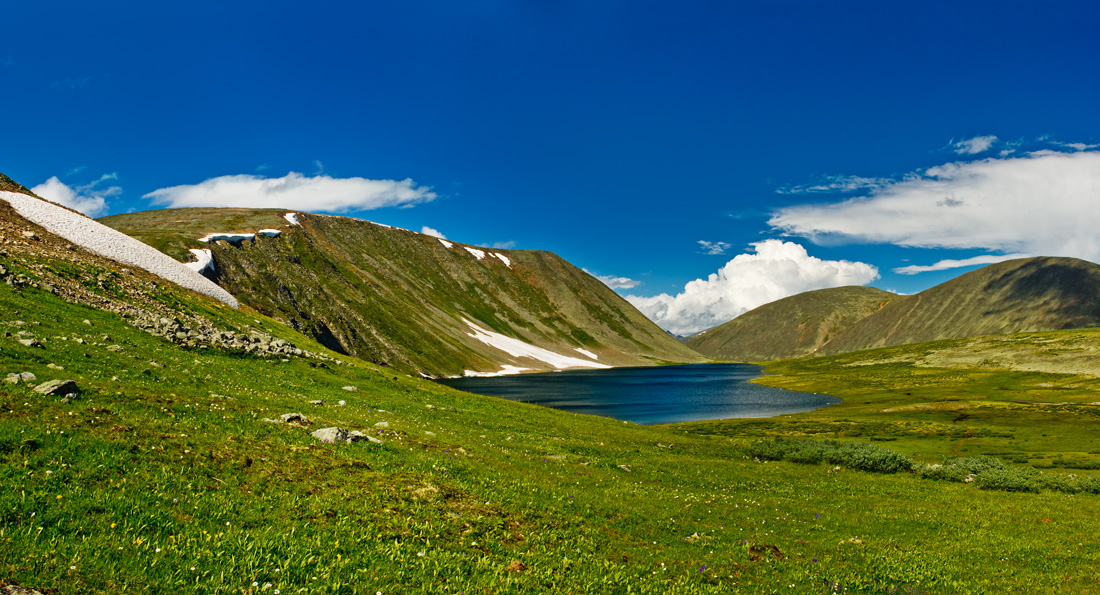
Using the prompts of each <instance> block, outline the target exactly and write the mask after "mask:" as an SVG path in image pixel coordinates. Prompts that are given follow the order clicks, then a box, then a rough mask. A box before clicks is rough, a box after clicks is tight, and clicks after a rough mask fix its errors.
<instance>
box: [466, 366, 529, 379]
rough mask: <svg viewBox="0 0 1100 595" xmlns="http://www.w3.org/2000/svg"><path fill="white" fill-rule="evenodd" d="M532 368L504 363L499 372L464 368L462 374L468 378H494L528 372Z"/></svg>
mask: <svg viewBox="0 0 1100 595" xmlns="http://www.w3.org/2000/svg"><path fill="white" fill-rule="evenodd" d="M530 369H531V368H520V367H518V366H512V365H509V364H504V365H503V366H501V368H500V371H499V372H475V371H473V370H463V371H462V375H463V376H465V377H467V378H475V377H476V378H492V377H493V376H510V375H512V374H519V373H521V372H526V371H528V370H530Z"/></svg>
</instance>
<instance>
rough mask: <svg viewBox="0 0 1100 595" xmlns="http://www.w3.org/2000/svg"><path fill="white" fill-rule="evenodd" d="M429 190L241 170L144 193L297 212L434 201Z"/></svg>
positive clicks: (192, 202)
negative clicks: (265, 175) (278, 175)
mask: <svg viewBox="0 0 1100 595" xmlns="http://www.w3.org/2000/svg"><path fill="white" fill-rule="evenodd" d="M435 197H436V194H435V193H434V192H432V191H431V189H430V188H428V187H425V186H418V185H417V184H416V182H414V181H412V180H410V179H405V180H401V181H397V180H368V179H366V178H333V177H331V176H327V175H323V174H318V175H314V176H305V175H302V174H300V173H297V172H290V173H288V174H287V175H285V176H283V177H281V178H265V177H261V176H256V175H251V174H242V175H235V176H220V177H217V178H210V179H209V180H206V181H204V182H201V183H199V184H188V185H182V186H171V187H169V188H161V189H159V190H154V191H152V192H150V193H148V194H146V195H145V196H144V198H148V199H151V200H152V201H153V203H154V204H157V205H166V206H169V207H250V208H284V209H296V210H301V211H328V212H343V211H362V210H369V209H380V208H383V207H398V206H410V205H414V204H418V203H422V202H429V201H431V200H433V199H435Z"/></svg>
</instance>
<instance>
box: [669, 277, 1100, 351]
mask: <svg viewBox="0 0 1100 595" xmlns="http://www.w3.org/2000/svg"><path fill="white" fill-rule="evenodd" d="M1090 327H1100V265H1097V264H1094V263H1091V262H1086V261H1084V260H1078V259H1075V258H1052V257H1042V258H1024V259H1019V260H1010V261H1006V262H1002V263H998V264H992V265H989V266H986V267H983V268H981V269H978V270H976V271H972V272H969V273H966V274H964V275H960V276H958V277H956V278H954V279H952V280H950V281H947V282H946V283H942V284H940V285H937V286H935V287H932V288H930V289H927V290H925V291H922V292H920V293H918V294H915V295H910V296H897V295H894V294H890V293H887V292H884V291H880V290H878V289H874V288H871V287H841V288H838V289H824V290H819V291H810V292H806V293H802V294H799V295H795V296H792V297H789V298H785V299H782V300H778V301H775V302H772V303H770V304H765V305H763V306H761V307H759V308H756V309H755V310H751V311H749V312H746V313H745V314H742V315H741V316H739V317H737V318H735V319H733V320H731V321H730V322H727V323H726V324H723V325H721V326H718V327H715V328H713V329H710V330H707V331H704V332H702V333H699V334H698V335H696V336H694V337H692V338H691V339H689V340H688V341H687V342H686V344H687V345H688V346H690V347H692V348H693V349H695V350H697V351H698V352H699V353H702V354H703V355H706V356H708V357H712V358H716V359H725V360H734V361H738V360H740V361H765V360H774V359H784V358H791V357H799V356H802V355H809V354H815V355H833V354H838V353H849V352H853V351H860V350H864V349H874V348H877V347H885V346H891V345H905V344H909V343H922V342H926V341H936V340H940V339H950V338H958V337H972V336H980V335H991V334H1009V333H1019V332H1030V331H1045V330H1059V329H1073V328H1090Z"/></svg>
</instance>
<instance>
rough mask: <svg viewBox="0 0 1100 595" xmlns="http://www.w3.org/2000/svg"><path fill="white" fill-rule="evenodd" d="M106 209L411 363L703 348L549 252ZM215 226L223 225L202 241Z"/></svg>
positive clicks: (526, 363) (275, 303) (514, 363)
mask: <svg viewBox="0 0 1100 595" xmlns="http://www.w3.org/2000/svg"><path fill="white" fill-rule="evenodd" d="M100 221H101V222H102V223H104V224H106V225H108V226H111V227H112V228H114V229H117V230H119V231H121V232H123V233H126V234H128V235H130V236H132V237H134V238H137V239H140V240H141V241H143V242H145V243H147V244H149V245H151V246H153V247H156V248H158V249H159V250H161V251H163V252H165V253H166V254H168V255H170V256H173V257H175V258H178V259H180V260H193V259H194V256H191V254H192V253H194V251H196V250H198V251H201V250H210V253H209V256H211V257H212V258H213V272H207V275H208V276H209V277H210V278H211V279H213V280H214V281H215V282H217V283H218V285H220V286H221V287H223V288H225V289H226V290H228V291H229V292H230V293H231V294H233V295H234V296H235V297H236V298H237V299H239V300H240V301H241V302H242V303H243V304H245V305H247V306H249V307H251V308H253V309H255V310H256V311H258V312H260V313H263V314H265V315H267V316H271V317H273V318H276V319H279V320H282V321H285V322H286V323H287V324H289V325H290V326H292V327H293V328H295V329H297V330H300V331H302V332H304V333H306V334H308V335H310V336H312V337H314V338H315V339H316V340H317V341H319V342H320V343H322V344H323V345H325V346H326V347H328V348H330V349H332V350H334V351H336V352H340V353H346V354H350V355H354V356H356V357H360V358H362V359H365V360H368V361H371V362H374V363H379V364H383V365H388V366H393V367H394V368H397V369H401V370H403V371H407V372H410V373H420V374H425V375H432V376H438V375H459V374H463V373H464V372H465V371H467V370H469V371H471V373H473V372H477V373H499V372H500V371H502V370H503V371H509V370H511V371H515V370H516V369H517V368H523V369H531V370H548V369H557V368H564V367H606V366H624V365H626V366H629V365H656V364H664V363H672V362H676V363H685V362H701V361H705V358H703V357H702V356H700V355H699V354H697V353H695V352H694V351H692V350H691V349H689V348H687V347H685V346H683V345H682V344H680V343H679V342H678V341H676V340H675V339H674V338H673V337H671V336H669V335H668V334H667V333H665V332H664V331H662V330H661V329H660V328H659V327H657V326H656V325H655V324H654V323H653V322H652V321H650V320H649V319H647V318H646V317H645V316H644V315H642V314H641V313H640V312H638V311H637V310H636V309H635V308H634V307H633V306H631V305H630V304H629V303H627V302H626V301H625V300H624V299H622V298H621V297H620V296H619V295H618V294H616V293H615V292H614V291H612V290H611V289H610V288H608V287H607V286H606V285H604V284H603V283H601V282H600V281H598V280H597V279H595V278H594V277H592V276H591V275H589V274H587V273H585V272H583V271H581V270H580V269H578V268H577V267H575V266H573V265H571V264H569V263H568V262H566V261H565V260H563V259H562V258H560V257H558V256H557V255H555V254H552V253H550V252H544V251H534V250H498V249H487V248H479V247H476V246H470V245H465V244H461V243H458V242H451V241H447V240H441V239H438V238H435V237H431V236H427V235H423V234H419V233H416V232H412V231H408V230H404V229H399V228H394V227H390V226H386V225H381V224H377V223H372V222H369V221H365V220H361V219H353V218H349V217H333V216H326V215H313V214H309V213H294V212H291V211H287V210H280V209H165V210H159V211H149V212H144V213H131V214H124V215H114V216H110V217H105V218H103V219H101V220H100ZM264 229H268V230H271V231H268V232H265V233H267V235H264V234H263V233H260V234H257V232H260V231H261V230H264ZM210 234H221V236H220V237H221V238H223V239H212V240H211V241H210V242H209V243H203V242H200V241H198V239H199V238H203V237H206V236H207V235H210ZM231 234H244V237H245V238H247V239H242V238H241V237H234V236H232V235H231ZM269 236H275V237H269ZM505 366H507V367H505Z"/></svg>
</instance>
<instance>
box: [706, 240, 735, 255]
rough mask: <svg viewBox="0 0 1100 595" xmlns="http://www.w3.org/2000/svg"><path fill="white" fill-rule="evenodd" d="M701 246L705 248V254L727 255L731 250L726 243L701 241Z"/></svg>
mask: <svg viewBox="0 0 1100 595" xmlns="http://www.w3.org/2000/svg"><path fill="white" fill-rule="evenodd" d="M699 245H700V246H702V247H703V254H715V255H717V254H725V253H726V250H729V249H730V248H731V246H730V245H729V244H727V243H725V242H708V241H706V240H699Z"/></svg>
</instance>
